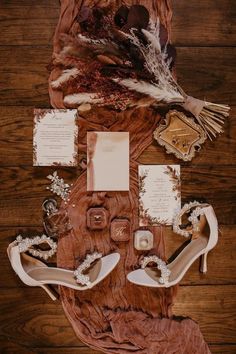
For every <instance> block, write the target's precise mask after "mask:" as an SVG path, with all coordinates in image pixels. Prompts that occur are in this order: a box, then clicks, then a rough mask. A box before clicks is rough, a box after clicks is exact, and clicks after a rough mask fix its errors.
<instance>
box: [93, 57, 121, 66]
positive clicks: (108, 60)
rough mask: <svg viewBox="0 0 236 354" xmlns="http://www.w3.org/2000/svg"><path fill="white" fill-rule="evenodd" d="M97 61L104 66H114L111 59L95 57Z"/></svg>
mask: <svg viewBox="0 0 236 354" xmlns="http://www.w3.org/2000/svg"><path fill="white" fill-rule="evenodd" d="M97 59H98V60H99V61H100V62H101V63H102V64H106V65H116V62H115V61H114V60H112V59H111V58H109V57H107V56H106V55H97Z"/></svg>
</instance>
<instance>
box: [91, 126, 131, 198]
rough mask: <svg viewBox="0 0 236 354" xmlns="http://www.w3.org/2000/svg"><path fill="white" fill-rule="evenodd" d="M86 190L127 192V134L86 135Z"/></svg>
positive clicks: (97, 133)
mask: <svg viewBox="0 0 236 354" xmlns="http://www.w3.org/2000/svg"><path fill="white" fill-rule="evenodd" d="M87 190H88V191H128V190H129V133H128V132H88V133H87Z"/></svg>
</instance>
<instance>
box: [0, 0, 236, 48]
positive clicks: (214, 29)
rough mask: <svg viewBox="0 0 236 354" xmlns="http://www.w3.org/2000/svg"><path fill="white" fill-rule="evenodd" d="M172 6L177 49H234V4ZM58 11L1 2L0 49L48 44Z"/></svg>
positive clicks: (214, 0)
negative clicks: (9, 46) (198, 47)
mask: <svg viewBox="0 0 236 354" xmlns="http://www.w3.org/2000/svg"><path fill="white" fill-rule="evenodd" d="M172 3H173V24H172V38H173V41H174V42H175V43H176V44H177V45H180V46H182V45H188V46H230V45H235V35H234V34H235V22H234V21H233V18H235V16H236V14H235V7H234V0H224V1H222V0H204V1H201V2H200V3H199V1H197V0H191V1H173V2H172ZM59 9H60V5H59V1H58V0H50V1H47V0H41V1H40V4H39V3H38V1H36V0H24V1H22V2H19V1H16V0H11V1H7V0H2V1H1V4H0V13H1V15H0V21H1V33H2V36H1V38H0V45H8V44H9V43H10V44H11V45H42V44H48V43H49V42H51V39H52V36H53V33H54V30H55V26H56V24H57V21H58V17H59ZM29 28H30V31H29ZM186 34H187V35H186Z"/></svg>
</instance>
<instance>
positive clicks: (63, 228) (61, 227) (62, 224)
mask: <svg viewBox="0 0 236 354" xmlns="http://www.w3.org/2000/svg"><path fill="white" fill-rule="evenodd" d="M42 209H43V211H44V212H45V214H44V218H43V219H44V221H43V225H44V228H45V231H46V232H47V234H48V235H49V236H51V237H58V236H59V235H63V234H66V233H67V232H68V231H70V230H71V229H72V226H71V224H70V220H69V217H68V214H67V213H66V212H65V211H60V210H58V209H57V201H56V200H55V199H52V198H50V199H46V200H45V201H44V202H43V204H42Z"/></svg>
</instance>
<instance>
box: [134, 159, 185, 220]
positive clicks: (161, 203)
mask: <svg viewBox="0 0 236 354" xmlns="http://www.w3.org/2000/svg"><path fill="white" fill-rule="evenodd" d="M180 187H181V182H180V165H140V166H139V225H140V226H154V225H158V224H162V225H171V224H172V223H173V217H174V216H175V215H176V213H177V212H179V211H180V209H181V192H180Z"/></svg>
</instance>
